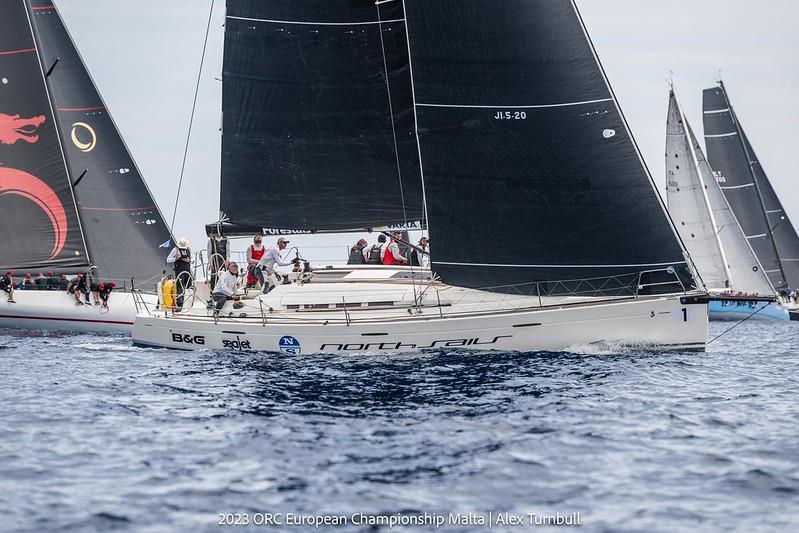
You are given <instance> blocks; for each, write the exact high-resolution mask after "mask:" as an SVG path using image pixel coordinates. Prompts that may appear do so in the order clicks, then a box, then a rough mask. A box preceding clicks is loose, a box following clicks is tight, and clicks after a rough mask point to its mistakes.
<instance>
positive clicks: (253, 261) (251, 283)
mask: <svg viewBox="0 0 799 533" xmlns="http://www.w3.org/2000/svg"><path fill="white" fill-rule="evenodd" d="M262 242H263V241H262V237H261V236H260V235H256V236H255V237H253V238H252V244H251V245H250V246H249V247H248V248H247V286H248V287H255V284H256V283H257V282H260V283H261V285H262V286H263V284H264V274H263V272H261V269H260V268H257V267H258V261H260V260H261V258H262V257H263V256H264V252H265V251H266V248H265V247H264V245H263V244H261V243H262Z"/></svg>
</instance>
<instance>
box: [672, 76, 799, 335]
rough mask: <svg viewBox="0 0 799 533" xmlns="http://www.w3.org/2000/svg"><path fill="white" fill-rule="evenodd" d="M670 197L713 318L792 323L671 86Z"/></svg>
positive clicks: (673, 214)
mask: <svg viewBox="0 0 799 533" xmlns="http://www.w3.org/2000/svg"><path fill="white" fill-rule="evenodd" d="M666 124H667V125H666V191H667V194H666V198H667V199H668V206H669V212H670V213H671V216H672V219H673V220H674V223H675V224H676V226H677V229H678V231H679V232H680V236H681V237H682V240H683V242H684V243H685V246H686V248H687V249H688V252H689V253H690V254H691V259H692V260H693V262H694V265H696V268H697V271H698V272H699V274H700V275H701V276H702V280H703V281H704V283H705V285H706V286H707V287H708V291H709V293H710V302H709V303H708V312H709V316H710V319H711V320H741V319H743V318H746V317H748V316H751V317H752V318H754V319H770V320H788V318H789V315H788V310H787V309H786V308H785V307H784V306H783V305H782V304H781V303H780V302H778V301H777V293H776V292H775V290H774V287H772V285H771V281H770V280H769V277H768V276H767V275H766V272H765V271H764V269H763V266H762V265H761V264H760V261H758V259H757V256H756V255H755V253H754V251H753V250H752V247H751V246H750V244H749V241H748V240H747V238H746V235H745V234H744V232H743V230H742V229H741V226H740V224H739V223H738V219H737V218H736V217H735V214H734V213H733V212H732V209H731V208H730V205H729V203H728V202H727V199H726V198H725V197H724V193H723V192H722V189H721V187H719V184H718V183H717V182H716V179H715V177H714V174H713V170H712V169H711V168H710V165H709V164H708V162H707V159H706V158H705V154H704V153H703V151H702V147H701V146H700V144H699V142H698V141H697V139H696V136H695V135H694V132H693V129H692V128H691V126H690V124H689V123H688V120H687V119H686V118H685V114H684V113H683V110H682V107H681V106H680V104H679V101H678V100H677V96H676V95H675V93H674V88H673V87H672V89H671V91H670V93H669V112H668V119H667V123H666Z"/></svg>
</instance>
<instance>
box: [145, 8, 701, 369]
mask: <svg viewBox="0 0 799 533" xmlns="http://www.w3.org/2000/svg"><path fill="white" fill-rule="evenodd" d="M222 107H223V110H224V113H223V128H222V168H221V195H220V198H221V200H220V211H221V212H222V213H223V216H221V217H220V218H221V220H222V221H221V222H218V223H215V224H211V225H209V226H208V228H207V229H208V233H209V235H211V236H212V237H213V238H214V239H215V242H217V243H220V244H221V245H222V248H224V243H225V241H226V239H227V238H232V237H240V236H246V235H252V233H253V232H262V233H263V234H264V235H285V234H292V233H320V234H322V233H331V232H354V231H364V230H375V231H379V230H387V229H389V228H401V229H423V230H425V231H427V232H428V233H429V235H430V238H431V242H433V243H434V244H435V249H434V251H433V254H432V256H431V267H430V269H429V270H428V269H420V268H418V267H397V266H371V265H365V266H347V267H319V266H318V265H310V264H308V263H307V262H305V261H303V260H302V258H301V257H297V258H296V266H295V268H294V269H293V270H292V272H290V273H289V274H288V278H287V279H286V283H284V284H280V285H277V286H276V287H275V288H274V289H273V290H272V291H271V292H269V293H268V294H266V295H262V296H257V297H254V298H249V299H245V300H243V302H242V303H243V306H234V305H233V304H232V303H230V302H228V303H227V304H225V306H224V308H222V310H221V312H220V313H219V314H218V315H215V314H214V313H213V312H212V311H211V310H197V309H196V308H193V309H190V310H188V311H184V312H182V313H178V314H172V313H170V312H168V311H164V310H154V309H152V308H150V307H147V308H146V309H144V310H143V312H142V313H140V314H139V315H138V316H137V317H136V323H135V326H134V330H133V340H134V343H136V344H139V345H146V346H159V347H170V348H178V349H231V350H268V351H280V352H284V353H290V354H297V353H324V352H334V353H398V352H416V351H421V350H429V349H441V348H443V349H469V350H519V351H523V350H564V349H573V348H576V347H585V346H586V345H596V344H601V345H610V346H629V345H631V346H643V347H647V348H653V349H658V350H662V349H679V350H684V349H693V350H703V349H704V348H705V344H706V342H707V304H706V303H707V299H706V293H705V291H704V289H703V286H702V285H701V282H699V281H698V278H696V277H695V276H694V275H693V273H692V265H691V264H690V262H689V260H688V259H687V255H686V253H685V250H684V248H683V247H682V245H681V242H680V240H679V238H678V235H677V232H676V229H675V228H674V226H673V224H672V222H671V220H670V218H669V216H668V214H667V212H666V209H665V206H664V205H663V202H662V200H661V198H660V196H659V195H658V193H657V190H656V188H655V186H654V183H653V181H652V178H651V176H650V175H649V173H648V171H647V170H646V167H645V165H644V164H643V161H642V158H641V155H640V153H639V152H638V149H637V147H636V145H635V142H634V140H633V138H632V135H631V133H630V130H629V128H628V126H627V124H626V122H625V120H624V117H623V115H622V113H621V110H620V108H619V106H618V102H617V101H616V98H615V96H614V94H613V92H612V90H611V88H610V85H609V84H608V82H607V79H606V77H605V74H604V72H603V70H602V67H601V65H600V63H599V60H598V58H597V55H596V53H595V51H594V49H593V47H592V44H591V42H590V39H589V38H588V34H587V33H586V31H585V28H584V26H583V22H582V20H581V18H580V15H579V13H578V10H577V7H576V5H575V4H574V3H573V2H572V1H571V0H508V1H505V2H502V3H500V4H495V3H491V2H485V1H482V0H458V1H457V2H456V1H440V2H430V1H428V0H404V1H399V0H398V1H391V2H373V1H371V0H370V1H366V0H364V1H363V2H344V1H328V0H325V1H321V0H320V1H310V0H309V1H302V2H291V3H273V2H259V3H257V2H248V1H242V0H228V2H227V12H226V23H225V49H224V67H223V96H222Z"/></svg>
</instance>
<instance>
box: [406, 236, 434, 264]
mask: <svg viewBox="0 0 799 533" xmlns="http://www.w3.org/2000/svg"><path fill="white" fill-rule="evenodd" d="M428 244H430V239H428V238H427V237H422V238H421V239H419V248H420V249H421V252H420V251H419V250H416V249H414V250H413V251H412V252H411V265H412V266H427V265H426V263H427V255H426V254H425V253H424V252H426V251H427V245H428Z"/></svg>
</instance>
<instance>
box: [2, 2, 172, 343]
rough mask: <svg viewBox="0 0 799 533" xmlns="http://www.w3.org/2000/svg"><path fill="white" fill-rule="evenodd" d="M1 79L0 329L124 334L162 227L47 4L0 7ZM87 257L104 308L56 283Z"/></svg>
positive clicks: (166, 241) (155, 274) (166, 239)
mask: <svg viewBox="0 0 799 533" xmlns="http://www.w3.org/2000/svg"><path fill="white" fill-rule="evenodd" d="M0 81H2V83H0V213H2V221H3V231H2V232H0V269H1V270H2V272H3V273H5V272H7V271H8V272H11V274H12V276H11V277H12V279H13V282H14V283H15V285H16V286H17V287H16V290H15V292H14V303H12V302H8V301H7V298H5V297H3V296H5V294H2V293H0V327H2V328H19V329H46V330H65V331H99V332H130V331H131V328H132V326H133V320H134V317H135V316H136V305H135V302H134V300H133V297H132V294H131V290H132V289H133V288H135V287H139V288H146V289H147V290H148V291H149V292H151V293H152V292H154V289H155V287H156V284H157V283H158V282H159V281H160V279H161V277H162V272H163V270H164V258H165V256H166V254H167V252H168V251H169V247H170V243H171V242H172V237H171V235H170V231H169V229H168V228H167V225H166V224H165V223H164V219H163V217H162V216H161V213H160V212H159V210H158V207H157V206H156V204H155V201H154V200H153V197H152V195H151V194H150V192H149V190H148V189H147V186H146V184H145V183H144V181H143V179H142V177H141V174H140V173H139V170H138V168H137V167H136V165H135V163H134V161H133V159H132V157H131V155H130V153H129V152H128V150H127V147H126V146H125V143H124V142H123V140H122V137H121V136H120V134H119V131H118V130H117V128H116V126H115V124H114V121H113V119H112V118H111V115H110V114H109V112H108V109H107V108H106V106H105V104H104V102H103V100H102V98H101V97H100V94H99V93H98V91H97V89H96V87H95V85H94V83H93V82H92V79H91V77H90V76H89V73H88V71H87V70H86V68H85V66H84V64H83V61H82V60H81V58H80V55H79V53H78V51H77V49H76V48H75V46H74V44H73V42H72V39H71V38H70V36H69V34H68V32H67V30H66V28H65V26H64V24H63V22H62V20H61V17H60V16H59V14H58V12H57V11H56V9H55V7H54V6H53V4H52V2H49V1H42V0H10V1H8V2H4V3H3V4H2V7H0ZM159 246H163V247H162V248H159ZM91 266H94V267H95V268H94V276H95V278H94V281H95V283H96V284H98V285H99V283H104V284H110V283H114V284H115V285H116V287H115V288H114V289H113V291H112V293H111V294H110V297H109V299H108V305H107V306H103V305H92V304H91V303H90V304H88V305H80V304H77V302H76V300H75V298H74V296H72V295H70V294H68V293H67V292H66V291H65V290H64V289H65V285H66V281H62V280H61V279H60V278H61V276H70V277H72V276H75V275H76V274H79V273H85V272H87V271H88V270H89V269H90V267H91ZM40 274H41V275H40ZM28 275H29V276H28ZM26 278H28V279H26ZM141 298H144V299H145V300H146V301H147V302H148V303H149V304H152V305H155V304H156V303H157V300H156V297H155V296H154V295H143V296H141ZM91 300H93V299H90V302H91Z"/></svg>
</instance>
